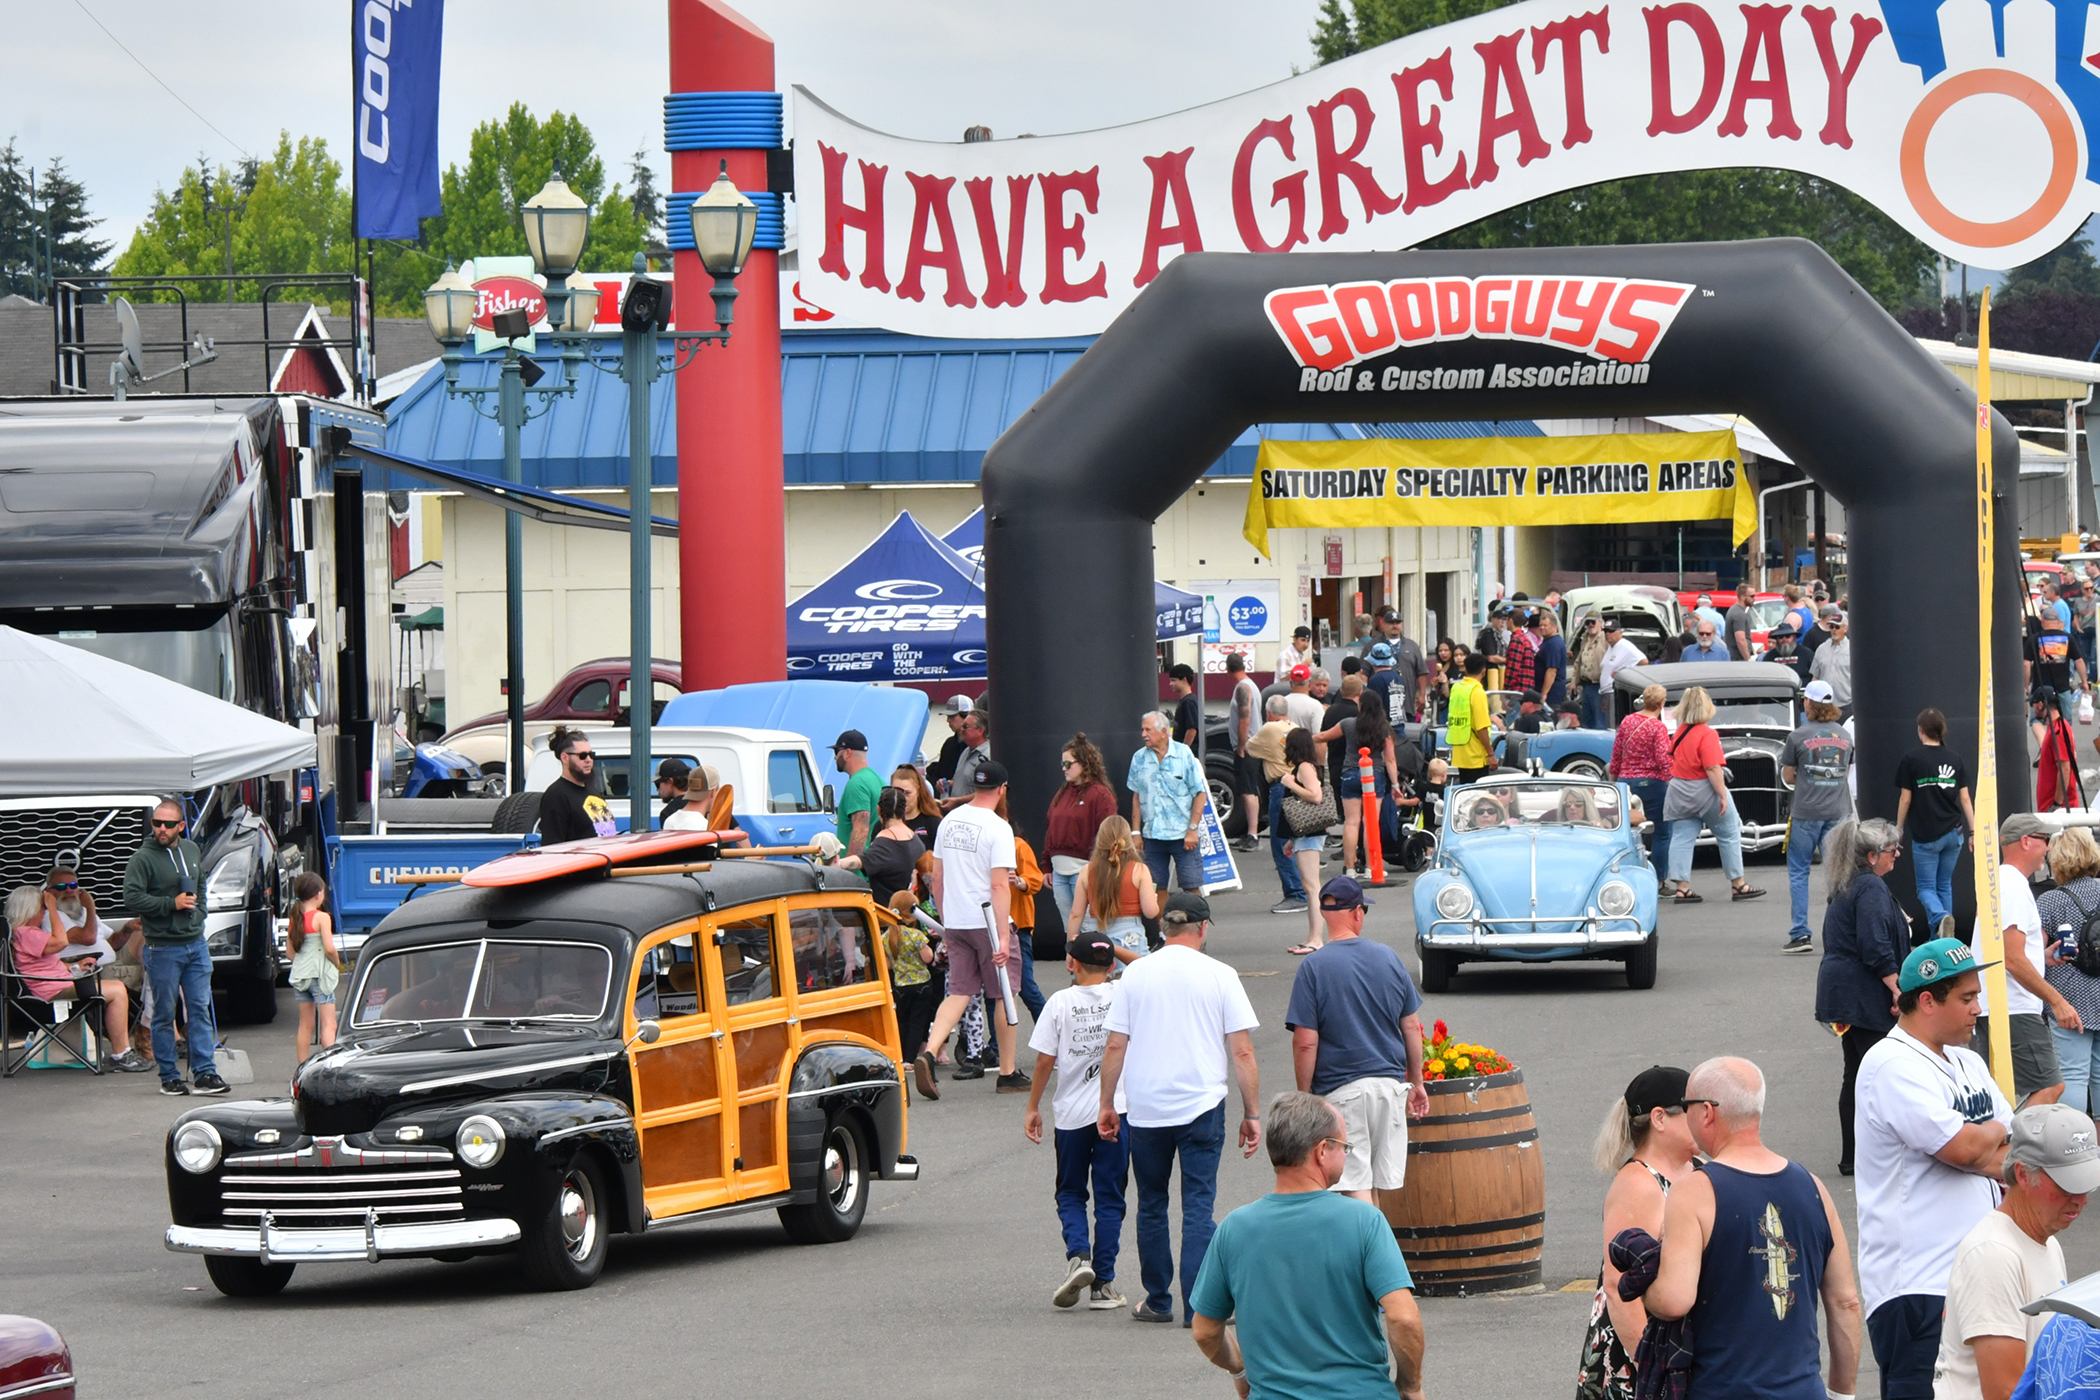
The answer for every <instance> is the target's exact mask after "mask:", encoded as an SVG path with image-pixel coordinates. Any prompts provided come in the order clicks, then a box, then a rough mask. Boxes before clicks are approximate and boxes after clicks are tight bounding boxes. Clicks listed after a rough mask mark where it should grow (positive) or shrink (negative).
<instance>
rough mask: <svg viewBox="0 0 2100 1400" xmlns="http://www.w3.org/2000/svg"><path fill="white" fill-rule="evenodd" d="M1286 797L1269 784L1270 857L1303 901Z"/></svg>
mask: <svg viewBox="0 0 2100 1400" xmlns="http://www.w3.org/2000/svg"><path fill="white" fill-rule="evenodd" d="M1284 795H1285V794H1284V790H1283V779H1281V778H1278V779H1276V781H1274V782H1272V783H1270V784H1269V855H1270V856H1271V857H1272V858H1273V859H1274V860H1275V862H1276V878H1277V879H1279V880H1281V881H1282V882H1283V897H1284V898H1285V899H1303V898H1305V882H1304V881H1303V880H1301V879H1299V878H1298V867H1297V866H1296V865H1295V864H1294V863H1293V862H1292V860H1291V831H1290V828H1289V827H1287V826H1285V825H1284V823H1283V799H1284ZM1157 878H1158V877H1157V876H1154V879H1155V880H1156V879H1157ZM1191 1277H1193V1275H1192V1276H1191Z"/></svg>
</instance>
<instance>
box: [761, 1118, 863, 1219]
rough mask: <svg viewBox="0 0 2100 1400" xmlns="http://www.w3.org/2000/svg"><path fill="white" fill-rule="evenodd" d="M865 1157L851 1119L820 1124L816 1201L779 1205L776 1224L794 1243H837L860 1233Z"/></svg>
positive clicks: (861, 1141) (859, 1137)
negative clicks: (820, 1147)
mask: <svg viewBox="0 0 2100 1400" xmlns="http://www.w3.org/2000/svg"><path fill="white" fill-rule="evenodd" d="M868 1172H869V1156H868V1150H867V1143H866V1140H865V1139H863V1138H862V1136H861V1132H860V1128H859V1126H858V1125H857V1124H855V1122H854V1121H853V1120H852V1119H851V1118H847V1117H843V1116H841V1117H834V1118H833V1119H832V1120H831V1121H830V1122H829V1123H826V1124H825V1125H824V1147H823V1150H822V1152H821V1154H820V1156H819V1157H818V1160H817V1198H816V1199H815V1200H813V1201H810V1202H808V1203H807V1204H804V1205H795V1206H782V1207H781V1208H780V1223H781V1225H782V1226H783V1227H785V1228H786V1230H787V1232H788V1238H789V1239H791V1240H793V1241H794V1242H795V1243H796V1244H838V1243H840V1242H841V1241H844V1240H850V1239H852V1238H853V1236H854V1235H855V1234H856V1233H858V1232H859V1230H860V1222H861V1218H862V1217H863V1216H865V1215H866V1214H867V1213H868Z"/></svg>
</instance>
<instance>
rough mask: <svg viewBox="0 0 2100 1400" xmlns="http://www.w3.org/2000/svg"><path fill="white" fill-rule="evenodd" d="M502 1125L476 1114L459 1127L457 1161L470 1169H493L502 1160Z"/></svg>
mask: <svg viewBox="0 0 2100 1400" xmlns="http://www.w3.org/2000/svg"><path fill="white" fill-rule="evenodd" d="M503 1141H504V1139H503V1125H502V1124H501V1123H498V1122H497V1121H496V1120H495V1119H493V1118H491V1117H489V1116H488V1115H487V1114H485V1113H477V1114H475V1115H474V1116H473V1117H472V1118H469V1119H468V1120H467V1121H466V1122H464V1123H462V1124H460V1125H459V1159H460V1160H461V1161H462V1162H465V1163H466V1164H467V1165H468V1166H470V1167H493V1166H495V1165H496V1163H497V1162H499V1161H501V1160H502V1159H503Z"/></svg>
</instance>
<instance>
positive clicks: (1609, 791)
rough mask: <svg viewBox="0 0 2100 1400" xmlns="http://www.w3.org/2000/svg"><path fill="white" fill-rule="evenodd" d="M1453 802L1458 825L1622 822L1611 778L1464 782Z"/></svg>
mask: <svg viewBox="0 0 2100 1400" xmlns="http://www.w3.org/2000/svg"><path fill="white" fill-rule="evenodd" d="M1451 804H1452V806H1451V829H1452V830H1453V831H1493V830H1495V829H1497V828H1499V827H1506V826H1522V827H1535V826H1575V827H1592V828H1596V829H1599V830H1604V831H1610V830H1613V829H1615V828H1617V826H1618V825H1619V790H1618V788H1617V787H1615V786H1612V785H1610V784H1606V783H1474V784H1470V785H1468V786H1466V787H1462V788H1459V789H1458V790H1457V792H1456V793H1455V794H1454V795H1453V796H1452V798H1451Z"/></svg>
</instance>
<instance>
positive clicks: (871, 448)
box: [387, 330, 1539, 490]
mask: <svg viewBox="0 0 2100 1400" xmlns="http://www.w3.org/2000/svg"><path fill="white" fill-rule="evenodd" d="M780 342H781V349H780V398H781V405H780V416H781V445H782V454H781V455H782V461H781V473H782V478H783V480H784V481H785V482H786V483H787V484H788V485H790V486H794V485H818V484H837V483H865V484H882V483H889V482H900V483H913V482H939V481H953V482H974V481H976V480H977V477H978V473H979V472H980V470H981V469H982V468H983V465H984V454H985V451H986V450H987V449H988V448H990V447H991V445H992V443H993V442H994V441H996V440H997V439H998V437H999V434H1001V433H1003V432H1005V431H1006V429H1007V426H1008V425H1009V424H1011V423H1012V422H1013V421H1014V420H1015V419H1016V418H1019V417H1020V416H1021V414H1022V413H1023V411H1025V410H1026V409H1027V408H1028V406H1029V405H1030V404H1032V403H1034V402H1035V401H1036V400H1037V399H1038V398H1040V397H1041V396H1042V394H1043V391H1044V390H1046V389H1048V388H1049V387H1050V385H1051V384H1052V383H1053V382H1054V381H1055V380H1056V379H1057V377H1058V376H1059V375H1061V374H1063V373H1064V372H1065V371H1066V370H1068V369H1070V368H1071V367H1072V366H1073V365H1074V364H1075V363H1077V362H1078V360H1079V357H1080V355H1082V354H1084V353H1085V351H1086V348H1087V347H1088V346H1089V345H1091V344H1093V337H1092V336H1070V337H1065V338H1060V339H1051V340H944V339H937V338H933V337H927V336H910V335H897V334H894V333H892V332H888V331H837V330H783V331H782V332H781V333H780ZM664 348H665V351H666V353H668V352H669V349H670V342H669V340H668V339H666V341H665V344H664ZM701 353H703V354H704V353H706V352H705V351H703V352H701ZM497 363H498V361H497V359H496V357H494V356H489V357H485V358H477V357H472V356H470V357H468V359H467V361H466V364H465V366H464V367H463V368H462V370H461V373H460V382H461V383H462V384H468V385H493V384H494V383H495V382H496V366H497ZM542 363H543V365H544V367H545V368H546V369H547V371H548V374H549V380H543V381H542V384H543V385H544V384H545V383H547V382H550V381H551V379H552V378H553V377H554V376H555V375H557V374H558V373H559V369H558V357H555V356H544V357H542ZM650 398H651V403H650V424H651V430H650V437H651V443H652V454H651V455H652V458H653V461H654V472H653V479H654V482H655V484H656V485H659V486H670V485H675V484H676V482H677V479H678V468H677V455H676V454H677V447H676V443H677V435H676V427H675V421H676V413H675V409H674V403H673V394H672V390H671V382H670V380H669V379H668V378H665V379H660V380H658V381H657V383H656V385H655V388H654V390H653V391H652V393H651V396H650ZM542 402H543V401H542V400H540V399H538V398H537V397H534V396H528V398H527V405H528V407H532V408H538V407H540V406H541V405H542ZM487 406H488V407H489V408H491V409H493V408H494V403H493V399H491V400H488V401H487ZM1496 434H1500V435H1502V436H1505V437H1537V436H1538V435H1539V429H1538V425H1537V424H1535V423H1533V422H1531V421H1530V420H1529V419H1513V420H1507V421H1503V422H1487V421H1468V422H1451V423H1263V424H1257V425H1255V426H1254V427H1251V428H1249V429H1248V430H1247V431H1246V432H1244V433H1242V434H1241V435H1240V437H1239V438H1238V440H1237V441H1235V442H1234V443H1233V445H1232V446H1231V447H1230V448H1229V449H1227V451H1226V452H1225V455H1224V456H1222V457H1220V458H1219V459H1218V460H1217V461H1216V462H1214V463H1212V464H1211V466H1210V468H1209V469H1208V471H1207V472H1206V473H1205V474H1206V475H1208V476H1225V477H1246V476H1251V475H1253V472H1254V459H1255V454H1256V453H1257V452H1258V451H1259V449H1260V446H1261V442H1262V439H1264V438H1270V439H1275V440H1279V441H1285V442H1303V441H1332V440H1336V439H1342V440H1350V441H1355V440H1361V439H1365V438H1378V437H1395V438H1434V437H1490V436H1494V435H1496ZM387 447H388V448H389V449H390V450H392V451H395V452H399V453H402V454H403V455H406V456H411V457H420V458H423V459H425V460H426V461H430V462H435V463H438V464H440V465H449V466H454V467H458V468H461V469H463V470H469V471H478V472H483V473H485V474H487V475H490V476H501V475H502V472H503V434H502V432H501V430H500V429H498V428H497V426H496V424H495V423H494V422H493V421H492V420H490V419H488V418H485V417H482V416H481V415H480V414H479V413H477V412H476V411H475V409H474V406H473V405H472V403H470V402H469V401H467V400H464V399H456V398H452V397H449V396H448V395H447V394H446V393H445V385H444V374H443V371H442V368H441V367H439V366H432V368H431V371H430V373H429V374H427V375H425V376H424V377H423V379H421V380H419V381H418V382H417V383H416V385H415V387H414V388H412V389H410V390H409V391H408V392H407V393H405V394H403V395H402V396H401V397H400V398H399V399H396V400H395V401H394V404H393V407H392V408H391V409H390V410H389V413H388V421H387ZM523 448H524V468H525V470H524V478H525V482H526V484H527V485H531V486H541V487H547V488H550V489H557V490H558V489H563V488H576V487H620V486H625V485H626V484H627V401H626V391H625V389H624V387H623V386H622V385H621V383H620V381H619V380H618V378H617V377H615V376H613V375H608V374H601V373H598V372H597V371H594V370H588V369H586V370H582V371H581V372H580V378H579V380H578V386H577V390H576V392H575V394H573V395H570V396H565V397H562V398H558V399H555V400H553V401H552V403H551V406H549V407H548V408H547V411H546V413H545V414H544V416H542V417H538V418H535V419H534V420H533V421H531V422H530V423H527V424H526V425H525V434H524V441H523ZM388 484H389V487H390V488H391V489H394V490H407V489H412V488H414V487H416V486H418V485H419V484H420V483H415V482H411V481H409V480H407V479H405V478H397V479H394V480H392V481H390V482H389V483H388Z"/></svg>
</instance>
